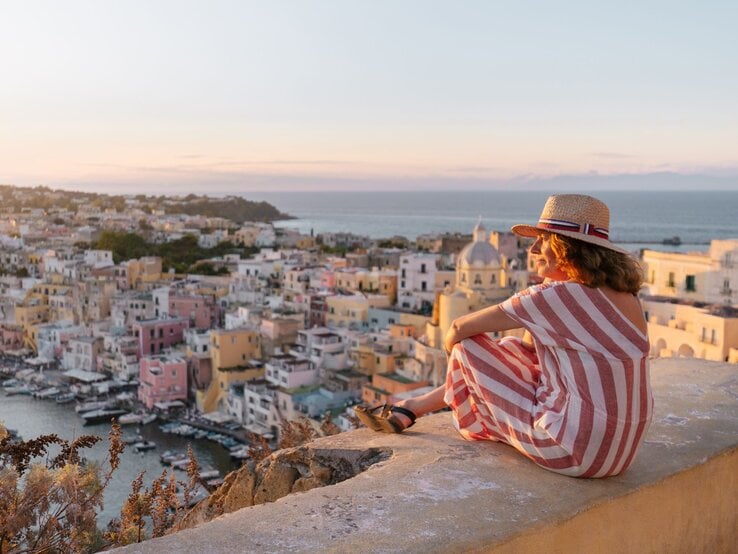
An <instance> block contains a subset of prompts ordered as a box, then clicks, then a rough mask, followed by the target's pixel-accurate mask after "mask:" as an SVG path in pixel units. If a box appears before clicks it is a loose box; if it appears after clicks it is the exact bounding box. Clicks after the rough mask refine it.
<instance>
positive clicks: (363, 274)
mask: <svg viewBox="0 0 738 554" xmlns="http://www.w3.org/2000/svg"><path fill="white" fill-rule="evenodd" d="M335 279H336V287H337V288H339V289H342V290H346V291H349V292H360V293H370V294H381V295H384V296H387V297H388V298H389V299H390V303H391V304H394V303H395V302H396V301H397V272H396V271H395V270H388V269H382V270H380V269H377V268H373V269H372V270H371V271H370V270H367V269H363V268H353V267H352V268H342V269H338V270H336V271H335Z"/></svg>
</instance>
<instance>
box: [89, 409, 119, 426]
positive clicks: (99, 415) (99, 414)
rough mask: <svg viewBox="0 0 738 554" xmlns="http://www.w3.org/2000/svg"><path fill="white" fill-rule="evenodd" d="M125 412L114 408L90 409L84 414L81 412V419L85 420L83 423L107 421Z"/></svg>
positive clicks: (92, 423) (91, 423)
mask: <svg viewBox="0 0 738 554" xmlns="http://www.w3.org/2000/svg"><path fill="white" fill-rule="evenodd" d="M125 413H126V411H125V410H118V409H115V408H111V409H100V410H92V411H91V412H85V413H84V414H82V419H84V420H85V425H94V424H95V423H109V422H110V421H111V420H112V419H115V418H117V417H120V416H122V415H123V414H125Z"/></svg>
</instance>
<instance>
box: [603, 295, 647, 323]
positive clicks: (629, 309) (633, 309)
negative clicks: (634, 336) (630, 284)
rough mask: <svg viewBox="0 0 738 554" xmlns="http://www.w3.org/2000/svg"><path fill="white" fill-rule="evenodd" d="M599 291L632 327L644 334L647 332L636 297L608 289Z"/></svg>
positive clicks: (639, 302)
mask: <svg viewBox="0 0 738 554" xmlns="http://www.w3.org/2000/svg"><path fill="white" fill-rule="evenodd" d="M600 290H601V291H602V292H603V293H604V295H605V296H607V298H608V299H609V300H610V302H612V303H613V304H614V305H615V307H616V308H617V309H618V310H619V311H620V313H622V314H623V315H624V316H625V317H627V318H628V319H629V320H630V322H631V323H632V324H633V325H635V326H636V327H638V329H640V330H641V331H642V332H643V333H644V334H645V333H646V332H647V331H648V326H647V324H646V319H645V318H644V317H643V307H642V306H641V301H640V300H638V297H637V296H635V295H634V294H631V293H629V292H618V291H616V290H613V289H611V288H610V287H602V288H600Z"/></svg>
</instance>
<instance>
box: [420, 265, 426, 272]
mask: <svg viewBox="0 0 738 554" xmlns="http://www.w3.org/2000/svg"><path fill="white" fill-rule="evenodd" d="M420 273H426V270H425V264H420Z"/></svg>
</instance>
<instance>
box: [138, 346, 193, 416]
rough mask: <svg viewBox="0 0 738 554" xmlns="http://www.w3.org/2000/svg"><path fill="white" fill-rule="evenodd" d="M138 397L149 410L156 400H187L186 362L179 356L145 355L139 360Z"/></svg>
mask: <svg viewBox="0 0 738 554" xmlns="http://www.w3.org/2000/svg"><path fill="white" fill-rule="evenodd" d="M139 368H140V370H139V379H140V381H141V384H140V385H139V386H138V399H139V400H140V401H141V402H142V403H143V404H144V405H145V406H146V408H148V409H149V410H150V409H152V408H153V407H154V404H155V403H157V402H173V401H175V400H187V362H186V361H185V360H184V359H183V358H180V357H179V356H169V355H159V356H146V357H145V358H141V360H140V361H139Z"/></svg>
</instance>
